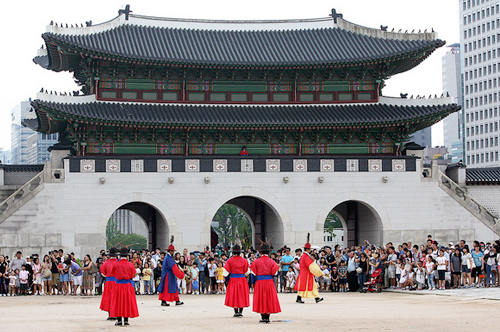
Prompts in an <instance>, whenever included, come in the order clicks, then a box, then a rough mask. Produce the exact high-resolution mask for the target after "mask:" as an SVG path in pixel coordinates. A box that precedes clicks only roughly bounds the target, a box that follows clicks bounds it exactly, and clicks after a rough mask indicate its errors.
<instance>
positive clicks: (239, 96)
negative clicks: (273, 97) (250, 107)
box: [231, 93, 248, 102]
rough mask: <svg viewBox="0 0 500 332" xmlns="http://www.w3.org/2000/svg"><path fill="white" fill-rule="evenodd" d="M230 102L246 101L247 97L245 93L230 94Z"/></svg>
mask: <svg viewBox="0 0 500 332" xmlns="http://www.w3.org/2000/svg"><path fill="white" fill-rule="evenodd" d="M231 101H235V102H245V101H248V95H247V94H246V93H231Z"/></svg>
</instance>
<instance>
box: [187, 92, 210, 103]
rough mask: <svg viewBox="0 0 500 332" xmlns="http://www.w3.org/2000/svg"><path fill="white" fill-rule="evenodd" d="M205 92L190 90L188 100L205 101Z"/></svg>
mask: <svg viewBox="0 0 500 332" xmlns="http://www.w3.org/2000/svg"><path fill="white" fill-rule="evenodd" d="M205 98H206V96H205V93H204V92H189V93H188V100H189V101H205Z"/></svg>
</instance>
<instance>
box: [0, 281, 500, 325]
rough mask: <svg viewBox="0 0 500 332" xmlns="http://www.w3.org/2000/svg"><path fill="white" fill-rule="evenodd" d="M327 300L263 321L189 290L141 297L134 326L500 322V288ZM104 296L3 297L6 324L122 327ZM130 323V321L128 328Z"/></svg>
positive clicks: (289, 302) (290, 305)
mask: <svg viewBox="0 0 500 332" xmlns="http://www.w3.org/2000/svg"><path fill="white" fill-rule="evenodd" d="M321 295H322V296H323V297H324V298H325V301H324V302H322V303H320V304H314V301H312V300H310V299H308V300H307V302H306V303H305V304H302V305H299V304H296V303H295V295H294V294H279V298H280V302H281V308H282V313H280V314H277V315H272V316H271V320H272V323H271V324H269V325H262V324H259V323H258V321H259V316H258V315H257V314H255V313H253V312H251V311H250V310H249V309H246V310H245V312H244V317H243V318H240V319H238V318H233V317H232V314H233V312H232V309H231V308H227V307H225V306H224V305H223V303H224V296H223V295H201V296H198V295H197V296H193V295H185V296H181V299H182V300H183V301H184V302H185V305H183V306H180V307H161V306H160V302H159V301H158V300H157V297H156V296H138V306H139V313H140V317H138V318H135V319H131V326H130V327H127V329H128V330H130V331H166V330H170V331H236V330H240V331H250V330H251V329H257V328H258V329H259V331H420V332H421V331H464V330H466V329H469V328H470V329H474V330H476V331H481V330H484V331H486V330H489V331H496V330H498V328H499V326H500V315H499V309H500V289H470V290H456V291H451V290H447V291H435V292H429V291H420V292H417V291H413V292H409V291H398V292H382V293H380V294H370V293H368V294H360V293H353V294H350V293H327V294H324V293H323V294H321ZM99 301H100V297H79V296H78V297H63V296H36V297H35V296H30V297H15V298H10V297H1V298H0V315H1V317H2V323H3V324H2V325H3V326H4V327H7V328H8V330H9V331H20V330H23V331H37V332H43V331H55V330H61V329H63V330H66V331H96V330H98V331H108V330H118V329H121V327H115V326H114V325H113V323H112V322H108V321H105V318H106V314H105V313H104V312H101V311H100V310H99V309H98V308H99ZM123 328H125V327H123Z"/></svg>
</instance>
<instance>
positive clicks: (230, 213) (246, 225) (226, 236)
mask: <svg viewBox="0 0 500 332" xmlns="http://www.w3.org/2000/svg"><path fill="white" fill-rule="evenodd" d="M213 221H215V222H218V226H216V227H214V230H215V232H216V233H217V234H218V235H219V243H220V244H222V245H223V246H224V247H227V246H230V245H231V244H233V243H235V242H237V241H236V240H237V236H236V235H237V234H238V237H239V238H240V240H241V243H242V244H243V246H245V247H249V246H251V245H252V226H251V224H250V221H249V220H248V218H247V216H246V215H245V214H244V213H243V212H242V211H241V210H240V209H239V208H237V207H236V206H234V205H231V204H224V205H222V206H221V207H220V209H219V210H218V211H217V213H216V214H215V216H214V219H213Z"/></svg>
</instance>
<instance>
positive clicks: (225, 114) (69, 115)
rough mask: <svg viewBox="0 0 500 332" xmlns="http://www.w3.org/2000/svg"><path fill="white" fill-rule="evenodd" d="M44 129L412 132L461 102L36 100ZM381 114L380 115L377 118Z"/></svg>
mask: <svg viewBox="0 0 500 332" xmlns="http://www.w3.org/2000/svg"><path fill="white" fill-rule="evenodd" d="M32 105H33V107H34V108H35V111H36V114H37V117H38V120H39V123H40V126H39V128H38V131H39V132H43V133H45V134H50V133H55V132H57V131H58V130H59V128H65V125H66V124H67V123H70V124H76V123H79V124H91V125H97V126H100V127H110V128H112V127H117V128H119V127H133V128H134V127H135V128H149V129H172V130H192V129H195V130H211V129H223V130H336V131H338V130H366V131H370V130H374V131H376V130H387V131H397V132H403V133H409V132H413V131H416V130H419V129H421V128H425V127H427V126H429V125H432V124H433V123H435V122H438V121H439V120H441V119H443V118H444V117H446V116H447V115H449V114H451V113H453V112H456V111H458V110H459V109H460V106H458V105H456V104H448V105H437V106H428V107H421V106H394V105H380V104H363V105H340V106H339V105H329V106H314V105H311V106H295V105H294V106H219V105H213V106H208V105H158V104H131V103H129V104H126V103H102V102H92V103H83V104H63V103H54V102H47V101H41V100H35V101H33V102H32ZM377 116H379V119H377V118H376V117H377Z"/></svg>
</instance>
